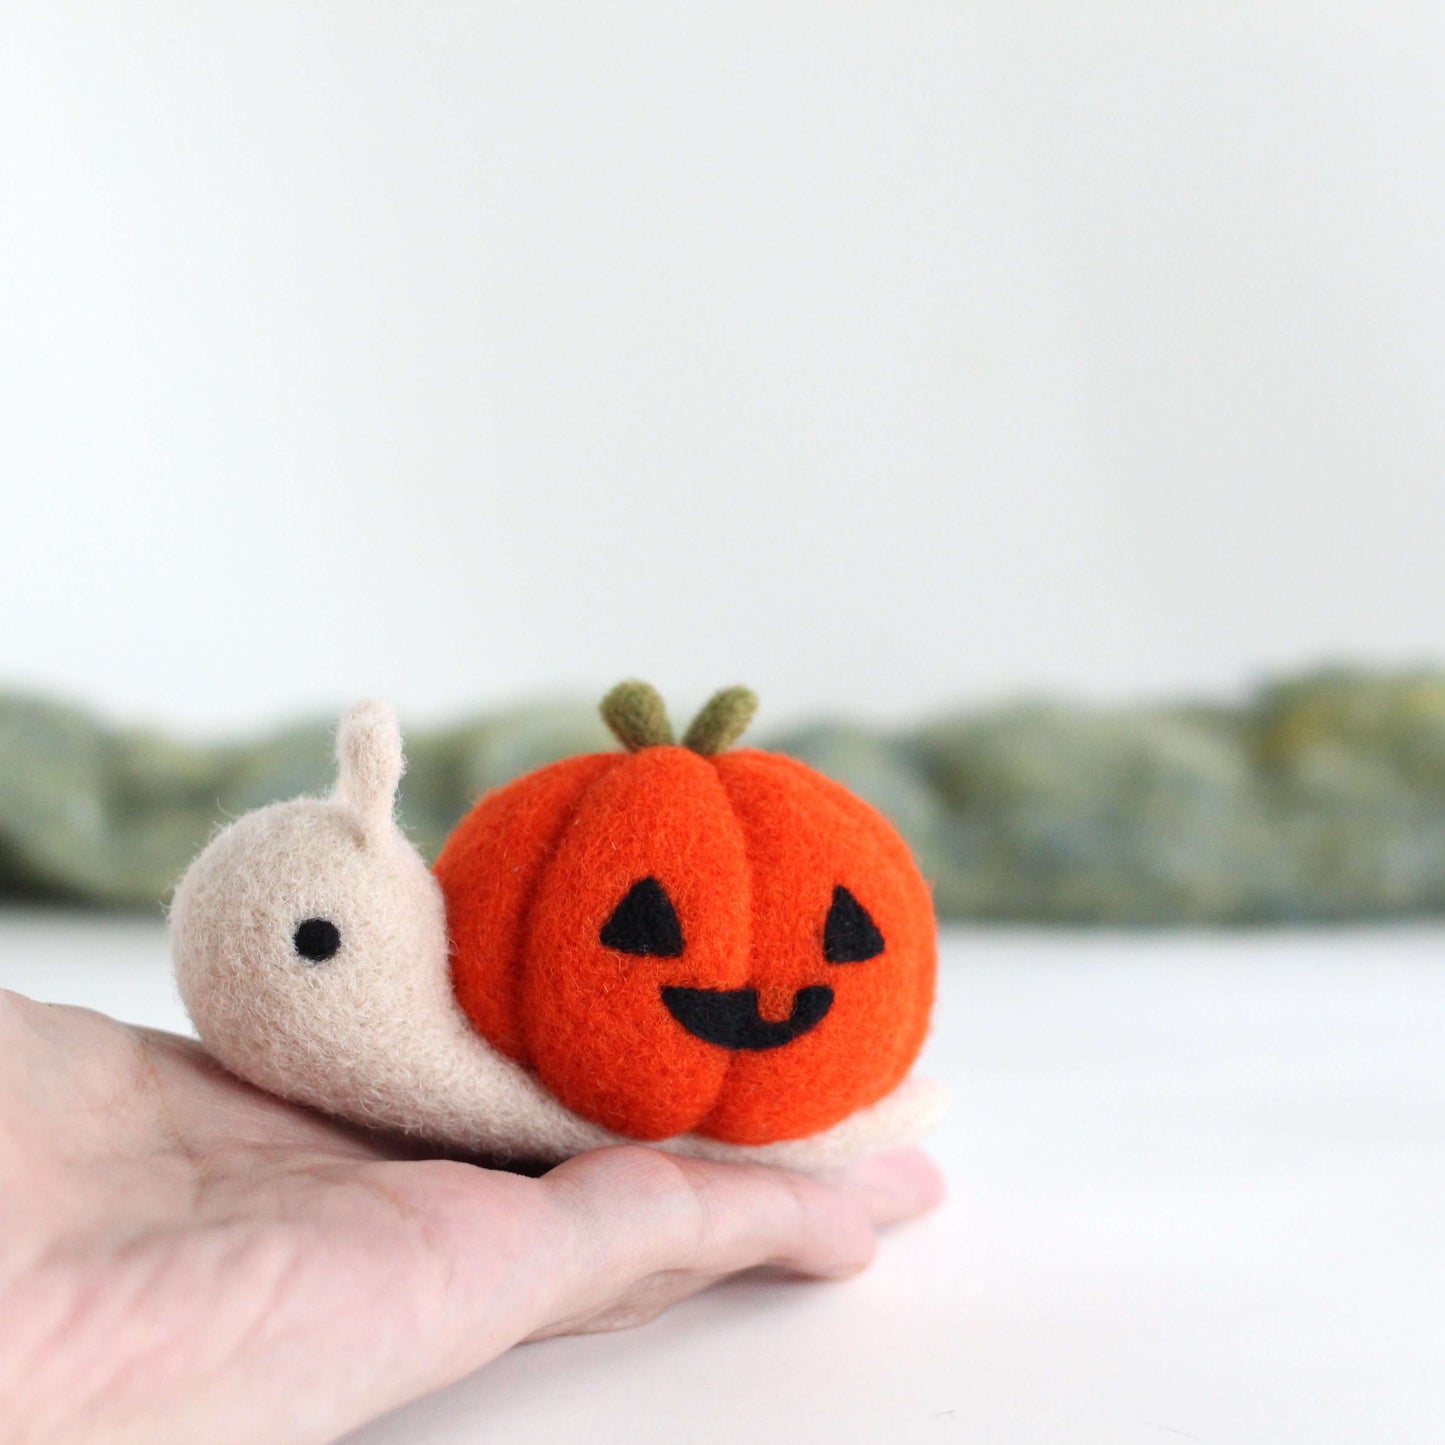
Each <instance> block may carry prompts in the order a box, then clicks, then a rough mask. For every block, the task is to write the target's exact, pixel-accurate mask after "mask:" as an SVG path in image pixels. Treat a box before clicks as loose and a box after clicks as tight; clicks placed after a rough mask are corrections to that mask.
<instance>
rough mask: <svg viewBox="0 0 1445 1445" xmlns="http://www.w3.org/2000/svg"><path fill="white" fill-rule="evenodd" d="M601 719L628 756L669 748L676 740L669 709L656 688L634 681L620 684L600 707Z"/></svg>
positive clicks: (605, 698) (604, 699) (603, 700)
mask: <svg viewBox="0 0 1445 1445" xmlns="http://www.w3.org/2000/svg"><path fill="white" fill-rule="evenodd" d="M601 712H602V720H603V722H605V723H606V724H607V726H608V727H610V728H611V729H612V731H613V732H614V733H615V734H616V735H617V741H618V742H620V743H621V744H622V746H623V747H624V748H626V749H627V751H628V752H629V753H635V752H639V751H640V750H641V749H642V748H660V747H667V746H669V745H670V744H671V743H672V742H673V741H674V739H673V736H672V724H671V723H670V722H669V721H668V720H667V708H666V706H665V705H664V704H663V701H662V698H661V697H660V696H659V695H658V691H657V689H656V688H655V687H652V686H651V685H650V684H648V683H645V682H638V681H637V680H636V679H632V680H630V681H628V682H619V683H618V684H617V686H616V687H614V688H613V689H612V691H611V692H609V693H608V694H607V696H606V697H604V698H603V699H602V704H601Z"/></svg>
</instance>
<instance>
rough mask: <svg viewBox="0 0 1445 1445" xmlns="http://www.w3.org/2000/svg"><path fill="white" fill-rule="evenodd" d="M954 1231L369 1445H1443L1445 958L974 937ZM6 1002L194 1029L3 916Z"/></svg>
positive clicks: (73, 940)
mask: <svg viewBox="0 0 1445 1445" xmlns="http://www.w3.org/2000/svg"><path fill="white" fill-rule="evenodd" d="M941 943H942V950H941V952H942V963H943V978H944V988H943V990H942V992H941V994H940V998H939V1007H938V1011H937V1013H936V1015H935V1019H934V1030H933V1036H932V1039H931V1041H930V1043H929V1046H928V1049H927V1050H926V1052H925V1054H924V1056H923V1059H922V1060H921V1062H920V1069H921V1070H922V1071H923V1072H925V1073H927V1074H929V1075H931V1076H933V1077H936V1078H941V1079H943V1080H945V1081H946V1082H947V1083H948V1084H949V1085H950V1087H951V1088H952V1090H953V1093H954V1103H953V1109H952V1111H951V1113H950V1115H949V1117H948V1119H947V1120H946V1121H945V1123H944V1126H943V1128H942V1129H941V1130H940V1131H939V1132H938V1134H937V1135H935V1137H934V1138H933V1139H932V1140H931V1141H930V1147H931V1150H932V1152H933V1154H934V1155H935V1157H936V1158H937V1159H938V1161H939V1163H940V1164H941V1165H942V1167H943V1169H944V1171H945V1173H946V1175H947V1177H948V1185H949V1197H948V1199H947V1201H946V1202H945V1203H944V1205H943V1207H942V1208H941V1209H940V1210H938V1211H937V1212H936V1213H935V1214H932V1215H930V1216H929V1217H928V1218H927V1219H924V1220H921V1221H919V1222H918V1223H916V1224H912V1225H908V1226H905V1227H903V1228H901V1229H898V1230H895V1231H893V1232H892V1233H891V1234H890V1235H889V1236H888V1237H887V1238H886V1239H885V1240H884V1241H883V1245H882V1247H881V1249H880V1251H879V1255H878V1259H877V1261H876V1262H875V1264H874V1265H873V1267H872V1268H871V1269H870V1270H869V1271H868V1272H867V1273H866V1274H864V1275H863V1276H861V1277H860V1278H859V1279H857V1280H852V1281H849V1282H848V1283H846V1284H843V1285H823V1286H815V1287H809V1286H805V1285H798V1284H794V1283H776V1282H769V1281H766V1280H760V1279H757V1278H744V1279H739V1280H733V1281H730V1282H729V1283H727V1284H726V1285H724V1286H722V1287H721V1288H720V1289H717V1290H713V1291H711V1292H709V1293H708V1294H706V1295H704V1296H702V1297H700V1298H698V1299H695V1300H692V1301H689V1302H688V1303H687V1304H685V1305H682V1306H680V1307H679V1308H678V1309H676V1310H672V1311H670V1312H669V1313H668V1314H667V1315H666V1316H664V1317H663V1318H662V1319H660V1320H658V1321H657V1322H655V1323H654V1324H652V1325H650V1326H648V1327H647V1328H645V1329H642V1330H635V1331H626V1332H623V1333H621V1334H613V1335H588V1336H583V1337H581V1338H576V1339H560V1340H549V1341H547V1342H546V1343H545V1344H541V1345H529V1346H526V1347H524V1348H521V1349H517V1350H513V1351H511V1352H510V1353H508V1354H506V1355H504V1356H503V1357H502V1358H501V1359H500V1360H497V1361H496V1362H494V1363H493V1364H492V1365H490V1366H488V1367H487V1368H486V1369H484V1370H482V1371H481V1372H479V1373H478V1374H475V1375H472V1376H470V1377H469V1378H467V1379H466V1380H463V1381H462V1382H461V1383H459V1384H457V1385H455V1386H453V1387H452V1388H451V1389H449V1390H445V1391H443V1392H441V1393H440V1394H436V1395H432V1396H430V1397H428V1398H427V1399H425V1400H422V1401H419V1402H418V1403H417V1404H415V1405H413V1406H411V1407H409V1408H406V1409H403V1410H401V1411H399V1412H398V1413H396V1414H393V1415H391V1416H389V1417H388V1418H387V1419H386V1420H384V1421H382V1422H379V1423H377V1424H375V1425H373V1426H371V1427H369V1428H366V1429H363V1430H361V1431H359V1432H358V1433H357V1434H356V1436H355V1437H354V1442H353V1445H464V1442H465V1445H475V1442H478V1441H491V1440H500V1441H506V1442H508V1445H554V1442H555V1445H578V1442H586V1445H594V1442H595V1445H678V1442H686V1445H738V1442H740V1441H748V1442H751V1441H778V1442H786V1445H839V1442H849V1445H853V1442H857V1445H915V1442H916V1445H1190V1442H1195V1445H1439V1442H1440V1441H1441V1439H1442V1438H1445V1326H1442V1322H1441V1312H1440V1301H1441V1299H1442V1298H1445V1243H1442V1240H1441V1231H1440V1200H1441V1199H1442V1198H1445V1153H1442V1149H1441V1140H1442V1138H1445V1053H1442V1051H1441V1048H1440V1022H1439V1021H1440V1019H1441V1017H1442V1016H1445V972H1442V970H1441V968H1440V966H1439V965H1440V958H1441V955H1442V952H1445V933H1442V930H1441V929H1440V928H1439V927H1435V926H1431V927H1424V928H1392V929H1375V930H1368V931H1367V930H1335V931H1333V932H1330V933H1316V934H1311V933H1309V932H1305V931H1302V930H1298V931H1294V932H1286V933H1254V934H1213V935H1210V936H1207V937H1202V936H1191V935H1188V934H1180V933H1173V934H1158V933H1153V934H1149V933H1140V934H1134V935H1132V936H1121V935H1117V934H1107V933H1103V932H1094V933H1091V934H1088V935H1080V934H1078V933H1070V932H1067V931H1061V930H1058V929H1052V930H1048V931H1042V932H1040V931H1032V930H1018V929H1010V930H996V929H979V928H949V929H946V930H945V931H944V934H943V937H942V940H941ZM0 987H13V988H18V989H21V990H22V991H24V992H26V993H32V994H35V995H36V996H38V997H41V998H51V999H58V1000H62V1001H66V1002H74V1003H83V1004H87V1005H89V1006H91V1007H93V1008H101V1009H105V1010H106V1011H108V1012H111V1013H115V1014H118V1015H119V1016H120V1017H122V1018H129V1019H135V1020H140V1021H144V1022H146V1023H153V1024H158V1025H161V1026H165V1027H171V1028H176V1027H184V1022H185V1021H184V1015H183V1013H182V1012H181V1007H180V1002H179V1000H178V999H177V998H176V995H175V986H174V984H173V983H172V982H171V980H170V976H169V969H168V968H167V964H166V946H165V933H164V929H163V927H162V925H161V924H160V922H159V921H158V920H150V919H127V920H124V921H123V922H121V921H117V920H113V919H103V920H102V919H97V918H96V917H94V916H93V915H92V916H86V915H83V914H74V913H71V914H67V915H63V916H54V915H48V914H19V913H14V912H12V913H9V914H6V913H4V912H0Z"/></svg>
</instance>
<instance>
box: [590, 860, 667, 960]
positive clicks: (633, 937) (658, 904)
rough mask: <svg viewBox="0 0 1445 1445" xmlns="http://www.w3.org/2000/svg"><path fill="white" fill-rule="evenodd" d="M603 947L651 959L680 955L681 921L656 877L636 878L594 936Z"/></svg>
mask: <svg viewBox="0 0 1445 1445" xmlns="http://www.w3.org/2000/svg"><path fill="white" fill-rule="evenodd" d="M597 936H598V938H600V939H601V941H602V943H603V945H604V946H605V947H607V948H615V949H617V950H619V951H620V952H622V953H640V954H643V955H650V956H652V957H654V958H681V957H682V924H680V923H679V922H678V921H677V910H676V909H675V908H674V907H673V906H672V899H670V898H669V897H668V896H667V890H666V889H665V888H664V887H663V886H662V884H661V883H659V882H658V881H657V879H656V878H640V879H638V881H637V882H636V883H634V884H633V885H632V887H631V888H629V889H628V890H627V897H626V898H624V899H623V900H622V902H621V903H619V904H618V905H617V907H616V908H614V909H613V910H612V917H611V918H609V919H608V920H607V922H606V923H604V924H603V925H602V932H601V933H600V934H598V935H597Z"/></svg>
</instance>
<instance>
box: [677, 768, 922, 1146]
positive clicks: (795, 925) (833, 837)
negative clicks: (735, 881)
mask: <svg viewBox="0 0 1445 1445" xmlns="http://www.w3.org/2000/svg"><path fill="white" fill-rule="evenodd" d="M714 766H715V768H716V772H717V775H718V778H719V780H720V781H721V784H722V787H723V790H724V792H725V793H726V794H727V798H728V803H729V805H730V807H731V808H732V810H733V812H734V814H735V816H736V817H737V819H738V822H739V824H740V826H741V828H742V831H743V835H744V837H745V838H746V840H747V852H748V868H749V876H750V880H751V894H750V918H751V934H750V949H751V959H752V961H751V966H750V977H751V981H752V982H753V983H754V984H755V985H756V987H757V989H758V994H759V1001H760V1011H761V1012H762V1014H763V1016H764V1017H766V1018H786V1017H787V1014H788V1010H789V1009H790V1007H791V1006H792V1000H793V999H794V998H795V997H796V995H797V993H798V991H799V990H800V989H803V988H807V987H810V986H814V985H819V984H822V985H826V986H827V987H829V988H831V989H832V990H833V996H834V997H833V1006H832V1008H831V1009H830V1010H829V1011H828V1014H827V1016H826V1017H825V1018H824V1019H823V1020H822V1022H821V1023H820V1024H819V1025H818V1026H817V1027H816V1028H814V1029H813V1030H811V1031H810V1032H808V1033H805V1034H803V1035H802V1036H801V1037H799V1038H797V1039H795V1040H793V1042H792V1043H790V1044H788V1045H786V1047H784V1048H780V1049H774V1050H770V1051H768V1052H765V1053H752V1052H746V1051H739V1052H737V1053H735V1054H734V1055H733V1056H732V1061H731V1064H730V1066H729V1070H728V1078H727V1084H726V1087H725V1088H724V1089H722V1090H721V1091H720V1092H719V1095H718V1099H717V1103H716V1104H715V1105H714V1107H713V1109H712V1110H711V1112H710V1113H709V1114H708V1116H707V1117H706V1118H705V1119H704V1120H702V1121H701V1122H700V1123H699V1124H698V1125H697V1126H696V1127H697V1129H698V1132H700V1133H703V1134H707V1135H710V1136H713V1137H716V1138H720V1139H726V1140H729V1141H731V1142H733V1143H738V1144H763V1143H768V1142H770V1141H772V1140H774V1139H785V1138H801V1137H804V1136H806V1135H809V1134H814V1133H817V1132H819V1131H821V1130H823V1129H826V1128H828V1127H829V1126H831V1125H833V1124H836V1123H838V1122H839V1120H840V1119H842V1118H844V1117H845V1116H846V1115H848V1114H850V1113H852V1112H853V1111H854V1110H856V1109H859V1108H863V1107H865V1106H866V1105H869V1104H872V1103H874V1102H875V1101H876V1100H878V1099H881V1098H882V1097H883V1096H884V1095H885V1094H887V1093H889V1092H890V1091H891V1090H892V1089H893V1088H895V1087H896V1086H897V1085H898V1083H899V1082H900V1081H901V1080H902V1079H903V1077H904V1075H905V1074H906V1073H907V1072H908V1069H909V1068H910V1066H911V1065H912V1063H913V1061H914V1059H915V1058H916V1057H917V1056H918V1053H919V1050H920V1049H921V1048H922V1047H923V1041H924V1037H925V1035H926V1033H927V1029H928V1019H929V1015H930V1012H931V1010H932V1005H933V994H934V984H935V978H936V974H937V966H938V965H937V949H936V941H935V924H934V917H933V906H932V900H931V898H930V896H929V891H928V885H927V883H925V881H924V879H923V877H922V875H921V874H920V873H919V871H918V869H917V867H916V865H915V864H914V862H913V858H912V855H911V853H910V852H909V850H908V846H907V844H906V843H904V841H903V839H902V838H901V837H900V836H899V835H898V833H897V831H896V830H895V829H894V828H893V826H892V825H891V824H890V823H889V822H887V820H886V819H884V817H883V816H882V814H881V813H879V812H878V811H877V810H876V809H874V808H872V807H870V806H869V805H868V804H867V803H865V802H863V800H862V799H861V798H858V797H855V796H854V795H853V794H852V793H850V792H848V790H847V789H846V788H843V787H841V786H840V785H839V784H837V783H834V782H832V781H831V780H830V779H828V778H825V777H823V775H822V774H821V773H818V772H816V771H814V770H813V769H812V768H810V767H808V766H807V765H806V764H803V763H799V762H797V761H795V760H793V759H791V758H785V757H780V756H778V755H776V754H773V753H766V752H760V751H758V750H756V749H742V750H739V751H737V752H732V753H724V754H722V755H721V756H720V757H718V758H717V759H716V760H715V764H714ZM839 885H841V886H842V887H844V888H846V889H847V890H848V892H849V893H851V894H852V895H853V897H854V898H855V899H856V900H857V902H858V903H860V904H861V905H862V907H863V908H864V909H865V910H866V912H867V914H868V916H869V917H870V918H871V919H872V921H873V923H874V925H875V926H876V927H877V928H878V930H879V931H880V932H881V934H882V936H883V942H884V948H883V951H882V952H881V953H880V954H878V956H877V957H874V958H869V959H866V960H862V961H859V962H851V963H829V962H828V961H827V958H826V955H825V953H824V948H823V941H824V933H825V926H826V922H827V917H828V912H829V909H830V907H831V905H832V902H833V894H834V889H835V888H836V887H837V886H839Z"/></svg>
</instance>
